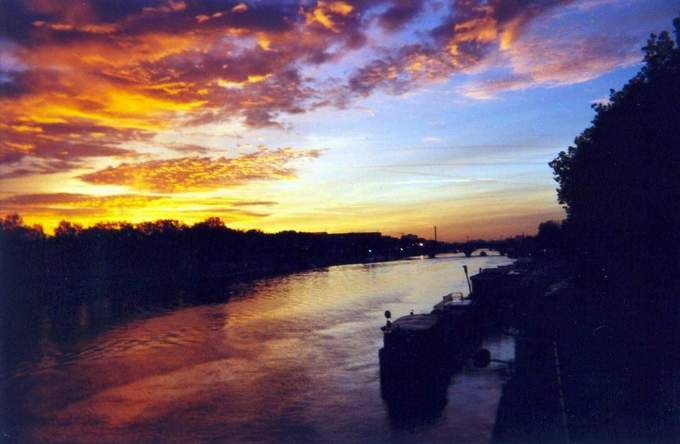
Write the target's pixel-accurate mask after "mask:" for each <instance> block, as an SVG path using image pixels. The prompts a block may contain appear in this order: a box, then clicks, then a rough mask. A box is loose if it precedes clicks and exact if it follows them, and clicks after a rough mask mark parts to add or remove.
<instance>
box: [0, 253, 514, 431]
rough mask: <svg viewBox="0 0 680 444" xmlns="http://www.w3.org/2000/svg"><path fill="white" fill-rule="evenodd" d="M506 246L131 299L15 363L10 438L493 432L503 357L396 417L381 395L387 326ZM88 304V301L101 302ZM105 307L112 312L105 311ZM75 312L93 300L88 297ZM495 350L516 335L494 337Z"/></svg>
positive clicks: (9, 377) (425, 305)
mask: <svg viewBox="0 0 680 444" xmlns="http://www.w3.org/2000/svg"><path fill="white" fill-rule="evenodd" d="M509 262H510V261H509V260H508V259H507V258H505V257H500V256H487V257H472V258H464V257H459V256H446V257H441V258H437V259H412V260H404V261H398V262H386V263H376V264H363V265H343V266H334V267H330V268H327V269H320V270H314V271H309V272H303V273H297V274H291V275H288V276H283V277H274V278H267V279H262V280H259V281H256V282H254V283H250V284H248V285H244V286H241V287H240V288H239V289H238V291H236V292H234V291H233V290H230V292H227V290H225V299H226V295H227V294H229V295H230V297H229V298H228V300H227V301H226V302H217V303H210V304H205V305H197V306H186V307H174V308H173V309H170V310H168V309H167V308H166V309H162V310H161V309H159V310H157V311H154V310H151V311H150V312H144V313H136V314H134V315H130V316H128V317H126V318H125V319H124V320H123V321H119V322H115V323H109V324H106V323H104V324H103V325H101V326H99V327H97V328H96V329H94V330H93V329H92V328H88V329H83V331H82V332H78V331H76V333H71V334H70V335H68V336H67V337H63V336H60V335H55V334H50V329H51V328H53V327H51V326H50V323H49V322H45V323H44V325H42V327H41V328H42V330H41V331H43V332H44V334H42V336H41V337H40V339H39V341H38V342H39V343H38V345H37V346H36V347H34V348H35V350H34V351H32V353H31V354H30V355H29V356H28V357H26V358H25V359H23V361H22V362H19V363H15V364H13V365H12V366H10V367H9V368H8V369H6V370H5V375H4V376H3V379H4V382H5V384H6V387H9V388H7V389H6V392H7V393H10V395H9V397H8V398H7V399H6V400H5V402H7V403H11V405H9V406H8V407H9V408H8V409H6V410H7V411H8V412H9V414H16V415H19V416H20V417H16V418H13V419H12V420H10V421H8V422H10V423H13V424H14V428H13V429H11V430H10V429H8V431H9V432H8V431H5V432H4V433H6V434H7V435H9V436H6V438H9V439H10V440H12V439H14V440H20V441H26V442H69V443H71V442H73V443H90V442H91V443H95V442H96V443H101V442H130V443H132V442H178V443H185V442H238V443H241V442H338V443H340V442H342V443H353V442H444V441H447V442H470V443H483V442H489V441H490V439H491V436H492V431H493V425H494V422H495V419H496V410H497V407H498V402H499V398H500V395H501V388H502V385H503V382H504V381H505V380H506V375H505V373H504V365H503V364H492V365H491V366H490V367H488V368H485V369H475V368H471V367H465V368H463V369H462V370H461V371H460V372H458V373H457V374H455V375H454V376H453V377H452V379H451V382H450V384H449V386H448V389H447V393H446V399H447V403H446V405H444V406H443V407H438V408H435V409H434V410H432V411H430V410H427V409H424V410H423V411H416V412H414V414H413V415H403V414H400V415H395V414H394V412H393V411H392V410H391V409H388V405H387V404H386V402H385V401H384V400H383V399H382V398H381V395H380V381H379V368H378V349H379V348H380V346H381V343H382V334H381V332H380V330H379V327H380V326H381V325H383V324H384V318H383V312H384V311H385V310H386V309H389V310H391V311H392V313H393V314H394V315H395V317H396V316H399V315H402V314H406V313H408V311H410V310H412V309H413V310H415V311H416V312H425V311H427V312H429V310H430V309H431V307H432V305H433V304H434V303H436V302H438V300H440V298H441V296H442V295H444V294H446V293H449V292H452V291H463V292H465V293H467V284H466V281H465V277H464V274H463V271H462V265H463V264H467V265H468V267H469V268H470V270H471V271H472V270H477V269H478V268H480V267H484V268H485V267H493V266H497V265H502V264H506V263H509ZM90 309H91V307H90ZM100 311H101V310H100ZM79 316H80V317H81V318H82V319H80V323H81V324H83V325H91V324H92V323H93V320H92V319H93V316H94V315H93V314H92V313H88V312H87V310H85V311H81V312H80V313H79ZM485 346H486V347H487V348H489V349H490V350H491V352H492V354H493V355H494V357H496V358H500V359H509V358H512V357H513V355H514V344H513V341H512V340H511V339H509V338H507V337H494V338H490V339H488V340H487V341H486V344H485Z"/></svg>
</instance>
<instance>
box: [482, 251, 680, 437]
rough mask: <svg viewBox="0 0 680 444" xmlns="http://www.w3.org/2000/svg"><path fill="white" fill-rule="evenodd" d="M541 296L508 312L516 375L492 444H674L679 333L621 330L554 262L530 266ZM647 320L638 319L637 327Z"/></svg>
mask: <svg viewBox="0 0 680 444" xmlns="http://www.w3.org/2000/svg"><path fill="white" fill-rule="evenodd" d="M531 273H533V279H535V282H541V285H539V288H541V287H542V288H543V290H542V291H540V292H538V293H537V295H535V296H533V297H531V298H529V299H525V300H524V301H521V302H520V303H519V304H518V305H517V306H515V313H514V317H513V322H514V326H515V327H516V328H517V332H518V333H517V345H516V347H517V349H516V358H515V369H516V371H515V374H514V376H513V378H512V380H511V381H510V382H509V383H508V384H507V385H506V387H505V388H504V396H503V400H502V402H501V407H500V408H499V416H498V420H497V424H496V433H495V441H496V442H498V443H506V442H508V443H514V442H517V443H519V442H535V441H540V442H584V443H591V442H598V443H609V442H612V443H613V442H617V443H619V442H630V443H650V442H654V443H657V442H674V441H675V440H676V439H677V436H680V435H679V433H680V403H679V400H680V392H679V389H680V378H679V377H678V372H677V371H674V370H673V369H677V363H678V356H677V351H676V350H677V345H678V344H679V342H678V336H677V333H674V332H676V331H677V326H675V325H671V324H668V321H667V320H668V319H672V316H670V315H669V313H664V312H662V311H659V312H657V319H658V324H657V325H656V328H655V329H654V330H655V331H656V334H650V330H649V327H650V326H649V325H645V324H644V323H641V322H640V321H639V320H638V321H637V322H635V321H634V320H633V319H629V322H627V323H624V322H621V320H620V319H617V318H615V317H614V316H612V313H610V312H608V311H607V310H606V309H605V305H604V304H603V302H602V301H604V300H605V298H604V297H603V295H602V294H601V293H598V292H595V291H593V290H591V289H588V288H586V287H583V286H580V285H579V282H578V281H575V280H574V279H573V278H572V277H571V276H570V274H569V273H568V272H566V268H565V267H563V266H561V265H560V264H559V263H557V262H556V261H552V262H534V263H533V265H532V271H531ZM643 318H645V317H643Z"/></svg>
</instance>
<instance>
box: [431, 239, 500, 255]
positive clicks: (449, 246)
mask: <svg viewBox="0 0 680 444" xmlns="http://www.w3.org/2000/svg"><path fill="white" fill-rule="evenodd" d="M512 247H513V246H512V245H511V241H509V240H495V241H487V240H471V241H467V242H446V243H444V242H428V245H427V249H428V251H429V255H430V256H435V255H437V254H441V253H463V254H465V256H466V257H470V256H472V253H473V252H475V251H477V250H481V249H484V250H493V251H497V252H498V253H499V254H500V255H502V256H504V255H506V254H507V253H508V252H509V251H511V250H512Z"/></svg>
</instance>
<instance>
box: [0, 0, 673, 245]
mask: <svg viewBox="0 0 680 444" xmlns="http://www.w3.org/2000/svg"><path fill="white" fill-rule="evenodd" d="M679 12H680V2H679V1H677V0H574V1H567V0H562V1H560V0H507V1H506V0H487V1H482V0H479V1H475V0H454V1H448V2H447V1H423V0H372V1H368V0H357V1H321V0H320V1H311V0H310V1H304V0H299V1H298V0H296V1H292V0H291V1H257V0H253V1H247V2H235V1H227V0H220V1H212V0H211V1H190V0H186V1H182V0H176V1H173V0H170V1H166V0H163V1H150V0H149V1H141V0H140V1H137V0H130V1H126V0H109V1H104V0H101V1H92V0H89V1H53V0H24V1H15V0H0V116H1V119H0V214H2V215H4V214H9V213H19V214H21V215H22V216H23V218H24V220H25V221H26V222H28V223H30V224H33V223H40V224H42V225H43V226H44V227H45V228H46V229H47V230H51V229H52V228H53V227H54V226H55V225H56V224H57V223H58V222H59V220H61V219H68V220H71V221H76V222H80V223H83V224H84V225H91V224H94V223H96V222H99V221H104V220H127V221H131V222H140V221H144V220H153V219H160V218H163V219H179V220H181V221H184V222H187V223H193V222H196V221H199V220H203V219H205V218H206V217H208V216H219V217H221V218H222V219H223V220H224V221H225V222H226V223H227V225H229V226H231V227H234V228H243V229H248V228H259V229H262V230H264V231H268V232H273V231H279V230H284V229H294V230H305V231H328V232H344V231H382V232H383V233H386V234H392V235H399V234H400V233H406V232H411V233H417V234H420V235H425V236H428V237H429V236H430V235H431V231H432V226H433V225H437V226H438V229H439V234H440V236H441V238H444V239H446V240H459V239H465V238H466V237H468V236H469V237H502V236H507V235H513V234H519V233H522V232H525V233H532V232H534V231H535V229H536V226H537V224H538V223H539V222H540V221H543V220H546V219H551V218H552V219H559V218H561V217H562V210H561V209H560V207H559V206H558V204H557V202H556V196H555V187H556V184H555V182H554V181H553V180H552V172H551V170H550V168H549V167H548V165H547V163H548V162H549V161H550V160H551V159H552V158H554V157H555V155H556V154H557V153H558V152H559V151H560V150H562V149H565V148H567V147H568V146H569V144H570V143H572V141H573V139H574V137H575V136H576V135H577V134H578V133H579V132H580V131H581V130H582V129H584V128H585V127H586V126H587V125H588V124H589V121H590V119H591V118H592V116H593V111H592V110H591V109H590V105H591V104H593V103H596V102H598V101H602V100H606V98H607V96H608V91H609V89H610V88H620V87H621V86H622V85H623V84H624V83H625V81H626V80H627V79H629V78H630V77H631V76H632V75H634V74H635V72H637V70H638V69H639V63H640V60H641V52H640V47H641V46H643V45H644V42H645V40H646V38H647V36H648V35H649V33H650V32H658V31H660V30H663V29H669V28H670V27H671V19H672V18H673V17H674V16H677V15H678V13H679Z"/></svg>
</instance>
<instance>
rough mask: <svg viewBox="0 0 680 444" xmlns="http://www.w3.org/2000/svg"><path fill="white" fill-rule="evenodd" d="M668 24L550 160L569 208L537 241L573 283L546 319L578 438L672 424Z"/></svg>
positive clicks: (678, 72) (675, 380) (675, 417)
mask: <svg viewBox="0 0 680 444" xmlns="http://www.w3.org/2000/svg"><path fill="white" fill-rule="evenodd" d="M673 26H674V34H675V41H674V40H673V37H672V36H671V34H670V33H669V32H666V31H664V32H661V33H660V34H658V35H656V34H652V35H651V36H650V38H649V40H648V42H647V45H646V46H645V47H644V48H643V53H644V64H643V66H642V68H641V70H640V71H639V73H638V74H637V75H635V76H634V77H633V78H632V79H630V80H629V81H628V82H627V83H626V85H625V86H624V87H623V88H622V89H621V90H620V91H615V90H611V91H610V95H609V99H608V100H607V101H606V102H605V103H599V104H596V105H593V108H594V110H595V117H594V118H593V120H592V124H591V126H589V127H588V128H586V129H585V130H584V131H583V132H582V133H581V134H580V135H578V137H576V139H575V141H574V144H573V145H572V146H570V147H568V149H567V150H565V151H562V152H560V153H559V154H558V155H557V157H556V158H555V159H554V160H553V161H552V162H551V163H550V167H551V168H552V169H553V172H554V178H555V180H556V181H557V183H558V185H559V186H558V189H557V192H558V200H559V203H560V204H562V205H563V206H564V208H565V210H566V219H565V220H564V221H562V222H561V223H557V222H546V223H544V224H541V225H540V226H539V233H538V235H537V236H536V242H537V244H540V245H541V248H540V251H542V252H544V253H545V254H546V255H548V256H550V257H552V259H554V260H555V261H558V262H560V263H561V265H562V266H563V276H564V277H567V278H568V280H569V281H570V282H571V286H572V287H570V288H572V289H571V290H569V291H563V292H562V293H556V294H554V295H553V299H551V301H550V303H551V304H553V305H554V306H556V307H558V308H556V309H555V310H554V313H555V315H554V316H553V318H554V319H551V320H550V321H549V322H551V323H552V324H551V325H552V328H553V330H552V331H551V332H550V335H552V336H551V339H554V340H556V341H557V343H558V344H559V349H560V359H561V365H562V368H561V372H562V380H563V383H564V390H565V393H566V398H567V410H568V413H569V424H570V428H571V433H572V435H571V437H572V439H574V440H575V441H583V442H601V441H603V440H606V441H607V442H609V441H610V440H611V441H618V440H621V439H624V440H626V441H630V442H674V441H677V437H678V436H679V435H678V434H679V433H680V419H679V418H680V378H679V377H678V375H679V374H680V373H679V372H678V370H679V369H680V300H679V299H678V297H679V296H680V231H679V229H680V17H678V18H675V19H674V20H673ZM559 295H561V296H559ZM598 433H599V434H598ZM623 437H625V438H623Z"/></svg>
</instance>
